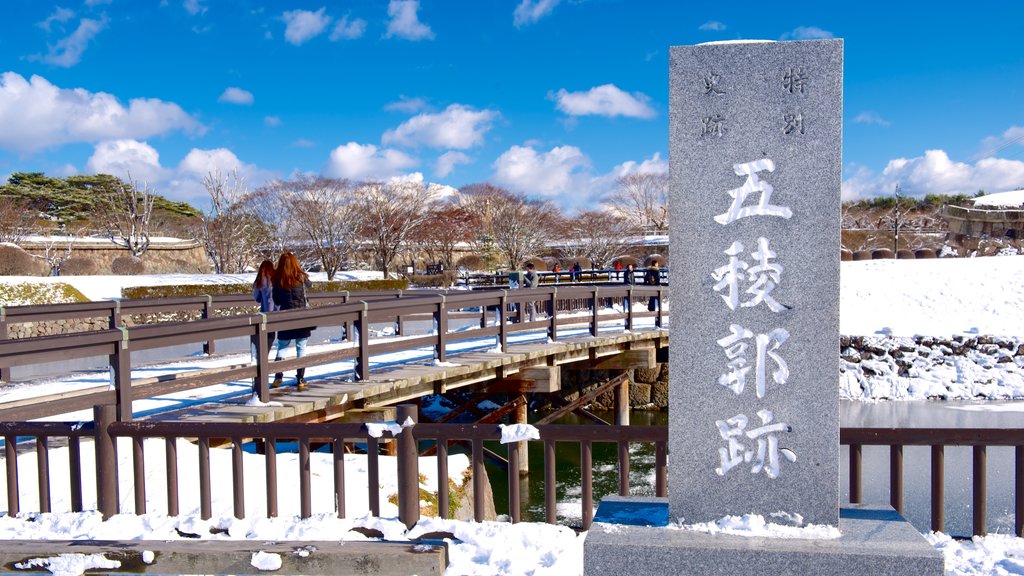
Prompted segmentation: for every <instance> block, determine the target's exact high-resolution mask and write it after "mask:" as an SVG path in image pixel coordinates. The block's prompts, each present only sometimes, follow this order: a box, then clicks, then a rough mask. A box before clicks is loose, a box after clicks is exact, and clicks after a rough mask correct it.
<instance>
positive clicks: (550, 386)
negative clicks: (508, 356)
mask: <svg viewBox="0 0 1024 576" xmlns="http://www.w3.org/2000/svg"><path fill="white" fill-rule="evenodd" d="M561 389H562V370H561V369H560V368H559V367H558V366H533V367H530V368H521V369H520V370H519V372H516V373H515V374H510V375H508V376H506V377H504V378H502V379H501V380H498V381H496V382H495V383H494V384H491V385H489V386H487V392H489V393H490V392H505V393H510V394H514V393H519V394H527V393H533V392H542V393H545V394H547V393H551V392H558V391H559V390H561ZM524 423H525V422H524Z"/></svg>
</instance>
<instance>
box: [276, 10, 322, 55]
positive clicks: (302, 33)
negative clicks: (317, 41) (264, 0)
mask: <svg viewBox="0 0 1024 576" xmlns="http://www.w3.org/2000/svg"><path fill="white" fill-rule="evenodd" d="M326 12H327V8H321V9H319V10H317V11H316V12H310V11H309V10H289V11H288V12H285V13H284V14H282V15H281V18H282V19H283V20H284V23H285V29H284V39H285V40H287V41H288V42H290V43H292V44H294V45H296V46H300V45H302V44H303V43H305V42H307V41H309V40H311V39H313V38H315V37H317V36H319V35H320V34H321V33H322V32H323V31H324V30H326V29H327V25H328V24H330V23H331V17H330V16H328V15H327V14H326Z"/></svg>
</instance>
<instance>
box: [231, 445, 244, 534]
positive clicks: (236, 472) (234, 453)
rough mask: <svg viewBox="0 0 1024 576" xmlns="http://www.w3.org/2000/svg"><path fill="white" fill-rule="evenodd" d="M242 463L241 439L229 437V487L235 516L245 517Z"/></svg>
mask: <svg viewBox="0 0 1024 576" xmlns="http://www.w3.org/2000/svg"><path fill="white" fill-rule="evenodd" d="M243 466H244V465H243V464H242V439H241V438H237V437H236V438H232V439H231V487H232V493H233V496H234V498H233V500H232V504H234V512H235V518H238V519H239V520H241V519H242V518H245V469H244V468H243Z"/></svg>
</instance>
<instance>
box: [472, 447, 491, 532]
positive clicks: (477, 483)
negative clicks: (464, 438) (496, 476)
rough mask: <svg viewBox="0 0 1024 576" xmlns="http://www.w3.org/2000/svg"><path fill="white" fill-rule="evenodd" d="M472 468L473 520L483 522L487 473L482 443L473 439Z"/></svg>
mask: <svg viewBox="0 0 1024 576" xmlns="http://www.w3.org/2000/svg"><path fill="white" fill-rule="evenodd" d="M470 465H471V466H472V467H473V468H472V470H473V519H474V520H476V521H477V522H483V521H484V520H485V518H484V490H486V488H485V486H486V482H487V472H486V470H485V469H484V441H483V440H482V439H480V438H474V439H473V455H472V460H471V464H470Z"/></svg>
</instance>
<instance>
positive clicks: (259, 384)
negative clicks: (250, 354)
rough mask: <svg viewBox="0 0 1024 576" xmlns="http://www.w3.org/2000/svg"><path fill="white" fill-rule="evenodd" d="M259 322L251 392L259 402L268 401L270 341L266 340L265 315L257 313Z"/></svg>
mask: <svg viewBox="0 0 1024 576" xmlns="http://www.w3.org/2000/svg"><path fill="white" fill-rule="evenodd" d="M259 315H260V322H259V324H257V325H256V380H255V382H254V384H255V386H254V387H253V392H255V393H256V395H257V396H259V398H260V402H269V401H270V383H269V380H270V342H268V341H267V315H266V314H264V313H263V312H260V313H259Z"/></svg>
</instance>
